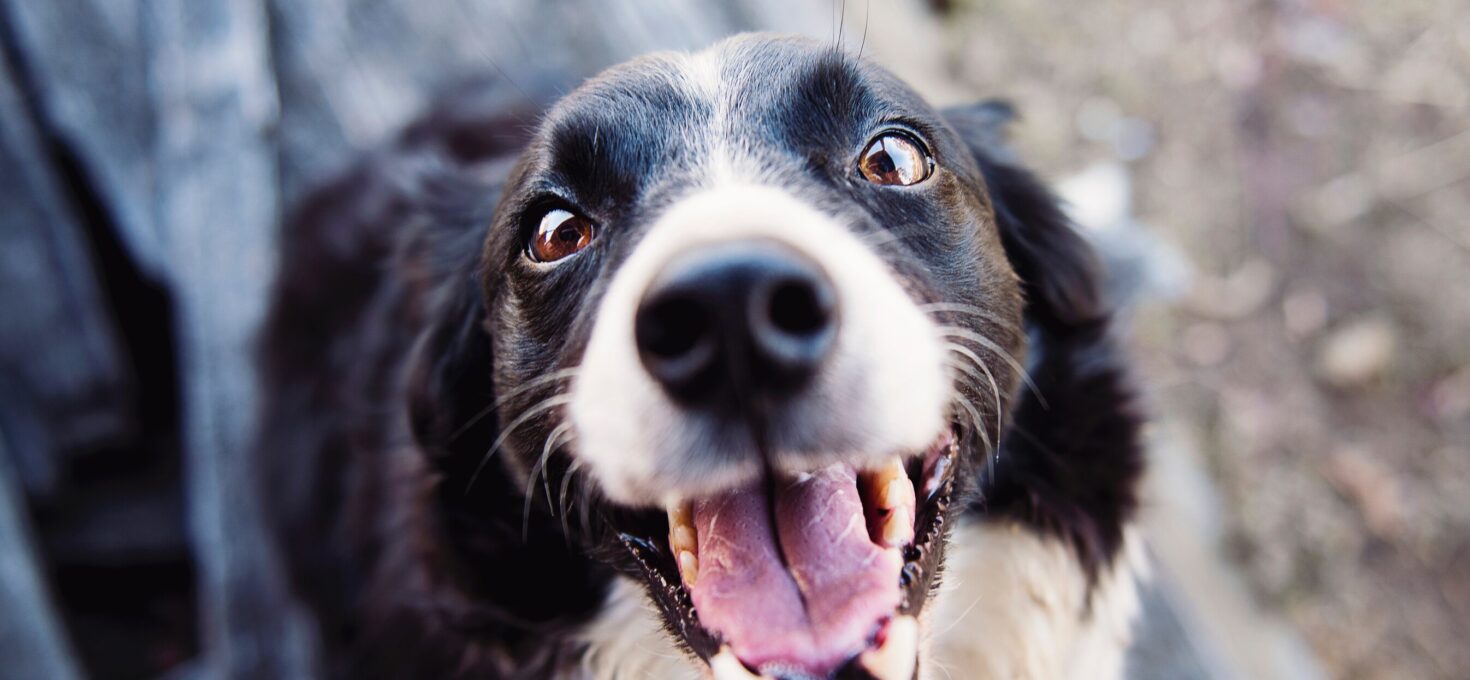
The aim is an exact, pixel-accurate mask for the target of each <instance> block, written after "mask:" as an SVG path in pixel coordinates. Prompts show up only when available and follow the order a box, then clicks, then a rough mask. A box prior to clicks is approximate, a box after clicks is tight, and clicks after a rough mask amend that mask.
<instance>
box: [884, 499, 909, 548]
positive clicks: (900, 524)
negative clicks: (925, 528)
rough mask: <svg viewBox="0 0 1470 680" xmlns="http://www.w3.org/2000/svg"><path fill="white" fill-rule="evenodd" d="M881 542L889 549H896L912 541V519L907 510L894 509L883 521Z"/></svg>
mask: <svg viewBox="0 0 1470 680" xmlns="http://www.w3.org/2000/svg"><path fill="white" fill-rule="evenodd" d="M881 535H882V542H883V545H884V546H887V547H889V548H897V547H899V546H902V545H903V544H905V543H908V542H909V541H912V540H914V518H913V515H912V514H911V513H910V512H909V509H908V508H894V509H893V512H891V513H889V515H888V517H886V518H884V519H883V530H882V534H881Z"/></svg>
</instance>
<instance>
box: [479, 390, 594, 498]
mask: <svg viewBox="0 0 1470 680" xmlns="http://www.w3.org/2000/svg"><path fill="white" fill-rule="evenodd" d="M571 401H572V396H571V395H569V394H557V395H553V396H550V397H547V398H546V399H543V400H541V401H540V402H539V403H537V404H536V405H535V406H531V407H530V408H527V409H526V410H524V411H521V414H520V415H519V416H516V419H515V420H512V421H511V422H510V425H507V426H506V428H505V431H504V432H501V433H500V436H499V437H496V438H495V443H494V444H491V445H490V448H489V449H488V450H486V451H485V457H484V458H482V459H481V460H480V464H479V465H476V466H475V472H474V474H472V475H470V481H469V482H468V483H467V484H465V492H466V493H468V492H469V490H470V488H471V487H473V486H474V485H475V480H478V479H479V478H480V473H481V472H484V470H485V464H486V463H489V462H490V458H491V457H492V456H494V455H495V451H496V450H497V449H499V448H500V446H501V445H502V444H504V443H505V440H507V439H509V438H510V434H511V433H512V432H515V430H516V428H517V427H520V426H521V425H523V424H525V422H526V421H528V420H530V419H532V418H534V417H536V416H538V415H540V414H542V413H545V412H546V411H549V410H551V409H554V408H556V407H558V406H562V405H564V404H567V403H570V402H571Z"/></svg>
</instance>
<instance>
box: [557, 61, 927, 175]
mask: <svg viewBox="0 0 1470 680" xmlns="http://www.w3.org/2000/svg"><path fill="white" fill-rule="evenodd" d="M893 119H904V120H913V119H922V120H920V121H919V122H920V123H923V122H924V121H928V120H934V121H936V122H935V124H936V125H939V124H938V123H937V118H936V117H935V116H934V114H933V111H932V110H931V109H930V108H929V107H928V106H927V104H925V103H924V102H923V100H922V99H921V98H920V97H918V96H917V95H916V94H914V93H913V92H912V91H911V90H909V89H908V88H907V87H906V86H905V85H903V84H902V83H901V82H900V81H898V80H897V79H896V78H895V77H893V76H892V75H891V74H889V73H888V72H887V71H884V70H883V69H881V68H879V67H876V66H873V65H871V64H869V63H867V62H863V61H860V60H858V59H855V58H853V57H852V56H851V55H848V54H845V53H843V52H841V51H838V50H836V49H834V48H832V47H831V46H828V45H825V44H823V43H819V42H817V41H814V40H809V39H806V38H799V37H775V36H769V35H741V36H736V37H734V38H730V39H727V40H725V41H722V42H720V43H718V44H716V45H714V46H712V47H710V48H708V49H706V50H703V51H701V52H697V53H692V54H689V53H675V52H664V53H656V54H652V55H648V56H645V57H643V58H640V59H636V60H634V61H632V62H629V63H626V64H623V65H620V66H617V67H614V68H612V69H609V70H608V71H605V72H604V73H602V74H600V75H598V76H597V77H595V78H593V79H592V80H590V81H588V82H587V83H585V84H584V85H583V86H582V87H580V88H578V89H577V90H576V91H575V92H573V93H572V94H571V95H569V96H568V97H566V98H565V99H564V100H563V101H562V102H560V103H559V104H558V106H557V107H556V108H555V109H553V110H552V111H551V112H550V113H549V114H548V117H547V121H546V124H545V125H544V126H543V128H542V131H541V134H540V136H539V140H540V141H539V144H540V145H541V146H542V147H543V148H544V149H545V150H546V151H547V152H548V153H547V154H546V158H547V163H548V165H547V167H544V168H543V170H544V171H545V173H546V175H547V177H548V178H549V179H550V180H551V181H554V182H556V183H558V184H561V185H564V186H568V187H569V188H572V189H573V190H579V189H585V192H586V193H588V194H593V195H597V196H600V197H605V198H611V199H613V200H620V201H626V200H628V199H632V198H636V197H637V194H638V189H639V188H640V186H642V185H643V184H645V183H647V182H648V181H649V178H650V177H657V176H658V175H660V174H661V173H667V172H668V171H669V170H679V171H681V174H682V176H684V177H686V178H693V179H695V180H699V179H708V180H719V179H725V178H729V177H732V176H733V177H736V178H739V179H742V180H754V181H759V180H762V179H769V177H768V176H769V175H770V174H771V173H772V172H773V168H775V167H780V166H782V165H784V164H783V163H780V162H779V161H783V160H797V161H800V162H803V163H815V164H818V165H820V164H822V163H824V162H826V161H827V160H828V159H827V156H830V155H842V156H844V158H845V155H846V154H848V153H849V152H851V150H852V147H854V146H856V145H860V144H861V143H862V142H863V141H864V140H865V139H866V137H867V135H868V134H869V133H870V132H871V129H870V128H871V127H872V126H873V125H874V124H875V123H877V122H880V121H886V120H893ZM772 161H778V162H776V163H773V162H772ZM593 178H595V179H593ZM589 179H593V181H595V183H596V186H587V187H577V186H575V185H576V184H577V183H578V182H581V183H587V182H588V181H589ZM578 193H583V192H582V191H578Z"/></svg>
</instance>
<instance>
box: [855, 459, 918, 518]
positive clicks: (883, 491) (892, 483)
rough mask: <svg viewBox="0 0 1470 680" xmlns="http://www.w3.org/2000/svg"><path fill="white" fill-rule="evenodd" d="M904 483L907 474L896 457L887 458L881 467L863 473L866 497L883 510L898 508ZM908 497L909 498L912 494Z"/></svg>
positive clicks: (906, 479) (902, 495) (902, 496)
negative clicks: (875, 502)
mask: <svg viewBox="0 0 1470 680" xmlns="http://www.w3.org/2000/svg"><path fill="white" fill-rule="evenodd" d="M906 482H908V473H907V472H905V471H904V469H903V461H902V460H900V459H899V458H898V457H897V456H894V457H893V458H889V459H888V461H887V462H886V463H884V464H883V467H880V468H878V469H876V470H870V471H868V472H865V473H863V484H864V486H865V488H866V491H867V494H866V495H867V496H868V498H871V499H874V500H876V501H877V503H878V507H879V508H880V509H883V510H887V509H889V508H895V507H898V506H899V504H901V503H902V502H903V499H904V493H903V488H902V487H903V484H904V483H906ZM909 486H912V484H910V485H909ZM909 495H910V497H911V496H912V493H910V494H909ZM909 502H910V503H912V502H913V501H912V500H911V501H909Z"/></svg>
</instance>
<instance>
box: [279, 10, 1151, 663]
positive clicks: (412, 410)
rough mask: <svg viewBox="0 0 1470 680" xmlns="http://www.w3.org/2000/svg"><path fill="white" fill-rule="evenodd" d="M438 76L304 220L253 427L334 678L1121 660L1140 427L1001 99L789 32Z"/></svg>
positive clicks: (1089, 294) (1076, 252)
mask: <svg viewBox="0 0 1470 680" xmlns="http://www.w3.org/2000/svg"><path fill="white" fill-rule="evenodd" d="M452 99H453V98H452V97H451V103H450V104H447V105H445V106H443V107H440V108H439V109H437V110H434V111H431V112H430V113H428V114H427V115H426V116H425V117H424V118H423V119H422V120H420V121H418V122H416V123H414V124H413V125H411V126H410V127H409V128H408V129H407V130H406V131H405V132H404V133H403V134H402V136H401V137H400V138H399V139H398V141H397V142H396V143H394V144H393V145H391V146H390V147H389V148H386V149H383V150H380V151H378V152H375V153H373V154H371V155H370V156H369V157H367V158H366V159H364V160H363V161H362V162H361V163H359V164H358V165H356V166H355V167H354V168H353V169H351V170H350V171H348V172H346V173H345V174H344V175H342V176H341V177H340V178H338V179H336V180H335V181H333V182H331V183H329V184H327V185H326V186H324V187H322V188H321V189H319V190H317V191H315V192H314V193H312V194H311V195H310V196H308V197H307V198H306V199H305V201H304V202H303V204H302V205H301V207H300V209H299V210H297V211H296V212H295V214H294V216H293V217H292V218H291V219H290V220H288V222H287V225H286V228H285V232H284V237H283V243H282V258H283V259H282V265H281V271H280V274H279V278H278V282H277V285H276V288H275V291H274V298H273V302H272V307H271V311H270V314H269V317H268V320H267V324H266V327H265V330H264V337H263V350H262V357H261V372H262V384H263V394H264V396H263V400H264V405H263V408H262V410H263V415H262V418H261V425H260V435H259V439H258V446H257V447H256V450H257V453H258V456H259V460H258V463H259V469H260V470H261V474H262V478H261V480H260V486H261V487H262V489H263V494H264V495H263V501H264V504H265V506H266V508H267V509H268V514H269V516H270V526H271V527H272V531H273V534H274V536H275V537H276V538H277V539H278V540H279V544H280V547H281V549H282V551H283V554H284V555H285V561H286V563H287V567H288V571H289V574H290V577H291V583H292V585H293V588H294V590H295V592H296V594H297V595H298V596H299V597H300V599H301V600H302V601H303V602H304V603H305V605H306V606H307V609H308V610H309V611H310V612H311V614H312V615H313V618H314V621H315V622H316V624H317V626H318V631H319V633H320V640H321V647H322V649H323V663H324V664H325V668H324V669H323V673H324V674H325V675H328V676H330V677H340V678H428V677H434V678H675V677H714V678H717V679H719V680H733V679H736V678H780V679H786V680H797V679H801V680H811V679H821V678H877V679H879V680H909V679H910V678H917V677H924V678H933V677H946V678H950V677H952V678H991V677H995V678H1000V677H1005V678H1060V677H1089V678H1102V677H1113V676H1117V675H1119V674H1120V673H1121V669H1122V663H1123V654H1124V651H1125V650H1126V647H1127V645H1128V642H1129V632H1130V626H1131V621H1132V619H1133V618H1134V616H1135V613H1136V610H1137V608H1138V601H1137V594H1136V584H1137V580H1138V577H1139V569H1140V564H1141V563H1140V561H1139V559H1138V553H1139V548H1138V539H1137V538H1136V537H1135V535H1134V530H1132V529H1131V528H1130V526H1131V524H1130V522H1131V517H1132V514H1133V511H1134V507H1135V505H1136V500H1135V492H1136V488H1135V487H1136V484H1137V481H1138V478H1139V475H1140V474H1141V470H1142V467H1143V457H1142V453H1141V447H1140V443H1139V428H1140V424H1141V418H1140V416H1139V414H1138V413H1137V410H1138V409H1137V407H1136V399H1135V397H1134V392H1133V389H1132V387H1131V382H1130V379H1129V375H1128V370H1127V366H1126V362H1125V361H1124V358H1123V354H1122V353H1121V352H1120V351H1119V350H1118V349H1117V348H1116V347H1115V345H1114V341H1113V339H1112V337H1111V333H1110V315H1109V312H1108V310H1107V309H1106V307H1105V305H1104V302H1103V301H1102V299H1101V294H1100V292H1099V283H1098V272H1097V268H1098V267H1097V265H1096V263H1095V261H1094V257H1093V254H1092V252H1091V251H1090V249H1089V247H1088V245H1087V243H1086V242H1085V241H1084V240H1083V239H1082V238H1081V237H1080V236H1079V235H1078V234H1077V233H1076V232H1074V231H1073V229H1072V228H1071V226H1070V225H1069V223H1068V221H1067V219H1066V218H1065V216H1064V214H1063V212H1062V210H1061V209H1060V207H1059V206H1058V203H1057V201H1056V200H1055V199H1054V198H1053V196H1052V195H1051V194H1050V193H1049V192H1048V190H1047V189H1046V188H1045V187H1044V186H1043V185H1042V184H1041V183H1040V182H1039V181H1038V180H1037V179H1036V178H1035V177H1033V175H1032V174H1030V173H1029V172H1028V171H1027V170H1025V169H1024V168H1023V167H1022V166H1021V165H1020V164H1019V163H1018V161H1017V160H1016V159H1015V158H1014V156H1013V155H1012V154H1011V152H1010V151H1008V150H1007V148H1006V146H1005V142H1004V136H1005V135H1004V132H1005V127H1006V125H1007V123H1008V122H1009V121H1010V119H1011V118H1012V112H1011V110H1010V108H1009V107H1008V106H1007V105H1004V104H1001V103H996V102H986V103H981V104H976V105H973V106H966V107H959V108H953V109H947V110H943V111H940V110H936V109H935V108H933V107H931V106H930V105H929V104H927V103H926V102H925V101H924V100H923V99H922V98H921V97H920V96H918V95H917V94H915V93H914V92H913V91H912V90H911V89H909V88H908V87H907V86H906V85H904V84H903V83H902V82H900V81H899V80H898V79H897V78H896V77H895V76H893V75H891V74H890V73H888V72H887V71H885V70H884V69H882V68H881V67H879V66H877V65H875V64H873V63H871V62H869V61H867V60H863V59H861V58H858V57H854V56H853V55H850V54H847V53H844V52H842V51H840V50H838V49H834V48H833V47H831V46H828V45H823V44H820V43H817V42H814V41H810V40H806V39H802V38H794V37H783V36H773V35H741V36H737V37H733V38H730V39H727V40H724V41H722V42H720V43H718V44H716V45H714V46H712V47H710V48H708V49H706V50H704V51H701V52H697V53H659V54H653V55H649V56H645V57H642V58H639V59H636V60H634V61H631V62H629V63H625V64H622V65H620V66H616V67H613V68H611V69H609V70H607V71H605V72H603V73H602V74H600V75H598V76H596V77H593V78H591V79H589V80H587V81H586V82H585V83H583V84H581V85H580V86H579V87H577V88H576V89H575V90H574V91H572V92H570V93H569V94H566V95H565V96H564V97H562V98H561V99H560V100H559V101H556V102H555V103H554V104H552V105H550V106H549V108H547V109H546V110H545V111H536V110H528V109H526V108H525V107H524V106H523V107H522V108H521V109H516V107H513V106H512V107H503V108H504V109H505V110H502V111H498V112H493V111H492V112H490V113H466V111H469V110H471V108H472V107H469V108H467V107H464V106H459V107H456V106H455V105H453V103H452ZM533 118H534V122H533V123H532V124H527V123H526V121H527V120H531V119H533Z"/></svg>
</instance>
